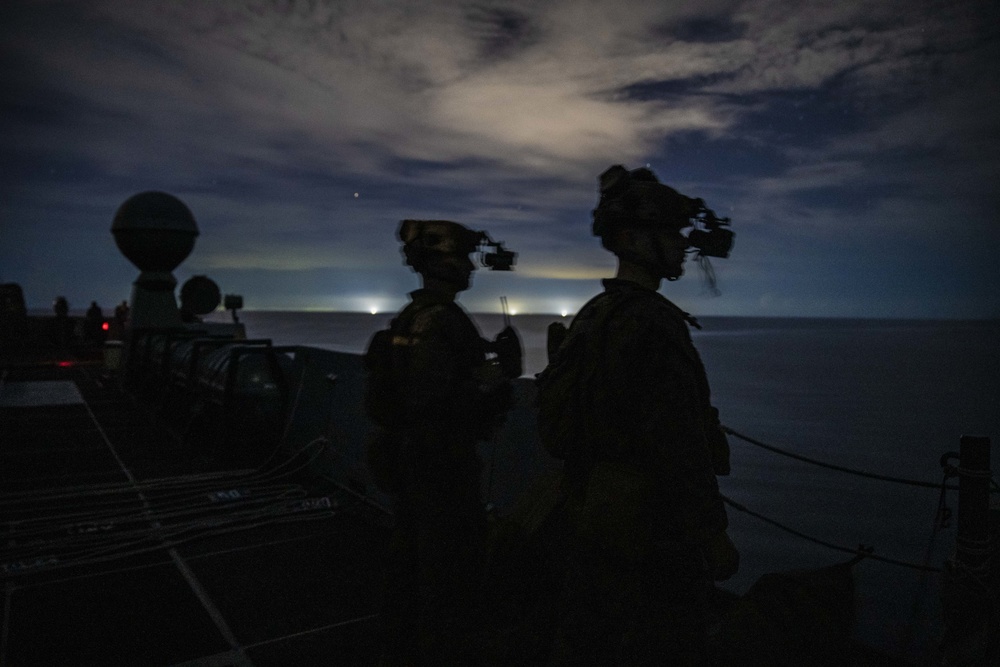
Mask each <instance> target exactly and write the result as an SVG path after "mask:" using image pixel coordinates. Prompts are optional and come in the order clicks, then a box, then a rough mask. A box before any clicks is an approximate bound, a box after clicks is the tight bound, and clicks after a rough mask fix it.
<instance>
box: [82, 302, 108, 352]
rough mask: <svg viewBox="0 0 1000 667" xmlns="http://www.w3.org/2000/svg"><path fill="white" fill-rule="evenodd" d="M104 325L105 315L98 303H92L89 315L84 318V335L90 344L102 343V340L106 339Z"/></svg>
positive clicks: (88, 310) (88, 311)
mask: <svg viewBox="0 0 1000 667" xmlns="http://www.w3.org/2000/svg"><path fill="white" fill-rule="evenodd" d="M103 325H104V313H103V312H101V307H100V306H98V305H97V302H96V301H91V302H90V308H88V309H87V314H86V316H85V317H84V318H83V331H84V334H83V335H84V338H85V339H86V340H87V342H88V343H91V344H97V343H101V342H102V338H103V337H104V331H103V328H102V327H103Z"/></svg>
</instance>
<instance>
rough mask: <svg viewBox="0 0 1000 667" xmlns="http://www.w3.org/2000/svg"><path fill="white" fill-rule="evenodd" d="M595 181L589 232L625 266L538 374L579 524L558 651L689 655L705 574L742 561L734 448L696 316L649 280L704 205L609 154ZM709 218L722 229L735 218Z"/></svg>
mask: <svg viewBox="0 0 1000 667" xmlns="http://www.w3.org/2000/svg"><path fill="white" fill-rule="evenodd" d="M600 183H601V198H600V202H599V204H598V206H597V208H596V210H595V211H594V224H593V233H594V234H595V235H596V236H599V237H600V238H601V244H602V246H604V248H606V249H607V250H610V251H611V252H612V253H614V254H615V256H616V257H617V259H618V271H617V274H616V276H615V277H614V278H612V279H608V280H605V281H604V292H603V293H602V294H600V295H598V296H596V297H595V298H594V299H592V300H591V301H590V302H589V303H587V304H586V305H585V306H584V307H583V308H582V309H581V311H580V312H579V314H578V315H577V316H576V317H575V318H574V320H573V323H572V325H571V327H570V329H569V331H568V332H566V335H565V338H564V339H562V340H561V343H560V344H558V347H557V348H556V349H555V350H554V355H553V358H552V359H551V361H550V364H549V367H548V368H547V369H546V371H544V372H543V373H542V374H541V375H540V376H539V381H538V384H539V428H540V433H541V435H542V437H543V442H545V444H546V446H547V447H548V448H549V450H550V451H553V453H555V454H556V455H557V456H559V457H560V458H563V459H564V460H565V466H564V473H563V474H564V478H563V488H564V491H565V492H566V494H567V499H566V503H565V512H566V517H567V523H568V524H569V528H570V533H571V535H572V536H573V537H572V538H571V540H572V541H571V543H570V547H571V548H570V551H569V557H568V560H567V562H568V567H569V572H568V577H567V580H566V581H567V584H566V590H565V599H564V600H563V605H562V611H561V614H560V616H561V625H560V627H559V629H558V630H557V633H556V641H555V645H554V647H553V660H554V662H555V663H556V664H560V665H593V664H601V665H646V664H656V665H661V664H682V665H684V664H698V663H699V662H700V661H702V660H703V659H704V653H703V652H704V640H705V632H706V627H705V623H706V611H707V610H706V604H707V597H706V596H707V593H708V591H709V587H710V586H711V581H712V580H713V579H715V580H723V579H727V578H729V577H730V576H732V575H733V574H734V573H735V572H736V569H737V567H738V563H739V554H738V553H737V551H736V549H735V548H734V547H733V545H732V543H731V542H730V540H729V538H728V536H727V534H726V527H727V518H726V511H725V507H724V506H723V504H722V500H721V498H720V496H719V493H718V485H717V482H716V475H717V474H728V472H729V449H728V444H727V442H726V439H725V434H724V433H723V432H722V431H721V429H720V426H719V421H718V413H717V411H716V410H715V409H714V408H713V407H712V406H711V404H710V402H709V386H708V381H707V379H706V377H705V371H704V368H703V366H702V362H701V360H700V358H699V355H698V353H697V351H696V350H695V348H694V346H693V345H692V342H691V337H690V334H689V332H688V330H687V326H688V323H689V322H692V323H693V318H690V317H689V316H688V315H687V314H686V313H684V312H683V311H681V310H680V309H679V308H678V307H677V306H675V305H674V304H673V303H671V302H670V301H668V300H667V299H666V298H664V297H663V296H661V295H660V294H659V293H658V292H657V290H658V289H659V287H660V284H661V281H662V280H663V279H664V278H666V279H667V280H675V279H677V278H678V277H679V276H680V275H681V274H682V273H683V268H682V264H683V262H684V259H685V251H686V249H687V248H688V247H689V238H688V237H685V236H684V235H683V234H682V233H681V230H682V229H684V228H686V227H689V226H691V224H692V222H691V219H692V218H694V217H696V215H698V213H699V212H700V211H707V209H704V208H703V203H702V202H701V201H700V200H693V199H689V198H687V197H685V196H683V195H681V194H679V193H678V192H676V191H674V190H673V189H671V188H669V187H667V186H666V185H663V184H661V183H659V182H658V181H657V179H656V177H655V176H654V174H653V173H652V172H651V171H649V170H648V169H637V170H634V171H631V172H629V171H627V170H625V169H624V168H623V167H621V166H615V167H612V168H610V169H608V170H607V171H606V172H605V173H604V174H602V175H601V179H600ZM709 213H710V212H709ZM711 219H712V221H714V222H713V223H712V227H713V229H716V230H718V229H719V228H720V226H721V225H722V224H726V223H728V220H725V221H720V220H718V219H716V218H715V217H714V214H712V216H711ZM701 234H707V233H706V232H701ZM720 235H721V236H726V235H728V237H727V238H724V239H722V241H723V245H725V249H724V254H721V253H719V252H712V251H708V252H706V251H704V249H703V250H702V254H713V255H715V256H725V255H728V251H729V244H731V242H732V233H731V232H729V231H728V230H725V229H722V230H721V232H717V233H716V235H715V236H713V237H712V240H713V242H718V241H719V240H720V238H719V236H720ZM691 238H692V239H694V238H696V237H691ZM691 242H692V243H693V242H694V241H691ZM699 242H706V243H707V236H705V237H699ZM711 250H718V248H712V249H711ZM573 368H575V370H573V371H572V372H570V371H569V370H567V369H573ZM560 374H562V379H561V380H560V379H559V376H560ZM560 382H564V383H567V384H563V385H560V384H559V383H560ZM574 385H575V386H574ZM566 415H568V416H569V418H570V420H571V421H562V422H560V420H561V419H563V418H564V416H566ZM560 429H561V431H560ZM570 432H572V434H573V436H572V441H570V442H560V440H559V438H560V433H561V436H562V437H566V435H567V434H569V433H570Z"/></svg>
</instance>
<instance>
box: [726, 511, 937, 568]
mask: <svg viewBox="0 0 1000 667" xmlns="http://www.w3.org/2000/svg"><path fill="white" fill-rule="evenodd" d="M719 496H720V497H721V498H722V501H723V502H724V503H726V504H727V505H729V506H730V507H732V508H733V509H735V510H739V511H740V512H744V513H745V514H749V515H750V516H752V517H755V518H757V519H760V520H761V521H764V522H765V523H769V524H771V525H772V526H774V527H775V528H780V529H781V530H783V531H785V532H787V533H791V534H792V535H795V536H796V537H801V538H802V539H804V540H808V541H809V542H814V543H816V544H819V545H821V546H824V547H827V548H829V549H833V550H834V551H842V552H844V553H849V554H854V555H855V556H857V555H859V554H863V555H864V557H865V558H872V559H874V560H878V561H882V562H883V563H889V564H890V565H899V566H901V567H908V568H911V569H914V570H924V571H927V572H941V568H938V567H933V566H929V565H919V564H916V563H908V562H906V561H901V560H896V559H894V558H886V557H884V556H876V555H875V554H874V553H872V552H870V551H869V550H867V549H865V548H862V547H860V546H859V547H858V548H857V549H849V548H847V547H842V546H840V545H837V544H833V543H831V542H826V541H825V540H821V539H819V538H816V537H812V536H811V535H806V534H805V533H803V532H800V531H798V530H795V529H794V528H789V527H788V526H786V525H784V524H782V523H779V522H777V521H775V520H774V519H770V518H768V517H766V516H764V515H763V514H760V513H758V512H754V511H753V510H751V509H749V508H748V507H746V506H744V505H741V504H739V503H738V502H736V501H735V500H733V499H732V498H729V497H728V496H725V495H723V494H721V493H720V494H719Z"/></svg>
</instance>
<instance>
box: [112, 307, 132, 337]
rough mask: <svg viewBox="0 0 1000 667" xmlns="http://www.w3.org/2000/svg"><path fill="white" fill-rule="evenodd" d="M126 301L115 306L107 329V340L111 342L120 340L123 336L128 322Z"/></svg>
mask: <svg viewBox="0 0 1000 667" xmlns="http://www.w3.org/2000/svg"><path fill="white" fill-rule="evenodd" d="M128 313H129V307H128V301H122V302H121V303H120V304H118V305H117V306H115V315H114V317H113V318H112V319H111V323H110V325H109V328H108V338H110V339H111V340H122V338H124V336H125V325H126V323H127V322H128Z"/></svg>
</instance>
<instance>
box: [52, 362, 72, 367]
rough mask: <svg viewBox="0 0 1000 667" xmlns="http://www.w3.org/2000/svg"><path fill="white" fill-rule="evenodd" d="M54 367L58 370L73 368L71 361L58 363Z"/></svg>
mask: <svg viewBox="0 0 1000 667" xmlns="http://www.w3.org/2000/svg"><path fill="white" fill-rule="evenodd" d="M56 365H57V366H58V367H59V368H72V367H73V362H72V361H60V362H58V363H57V364H56Z"/></svg>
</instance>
